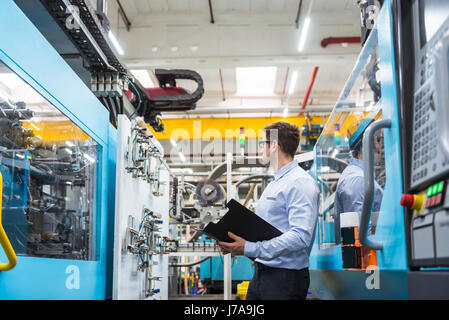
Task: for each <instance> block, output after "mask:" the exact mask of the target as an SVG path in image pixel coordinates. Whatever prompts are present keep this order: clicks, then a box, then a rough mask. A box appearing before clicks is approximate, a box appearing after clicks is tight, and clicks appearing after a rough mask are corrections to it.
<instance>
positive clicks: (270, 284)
mask: <svg viewBox="0 0 449 320" xmlns="http://www.w3.org/2000/svg"><path fill="white" fill-rule="evenodd" d="M309 284H310V277H309V268H304V269H301V270H292V269H283V268H271V267H267V266H265V265H263V264H261V263H258V262H255V272H254V276H253V278H252V279H251V282H250V283H249V287H248V293H247V295H246V300H305V299H306V297H307V291H308V289H309Z"/></svg>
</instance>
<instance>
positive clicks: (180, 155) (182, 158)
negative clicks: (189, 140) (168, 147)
mask: <svg viewBox="0 0 449 320" xmlns="http://www.w3.org/2000/svg"><path fill="white" fill-rule="evenodd" d="M179 157H180V158H181V161H182V162H186V157H184V154H183V153H182V152H179Z"/></svg>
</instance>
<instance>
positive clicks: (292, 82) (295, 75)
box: [288, 71, 298, 94]
mask: <svg viewBox="0 0 449 320" xmlns="http://www.w3.org/2000/svg"><path fill="white" fill-rule="evenodd" d="M296 80H298V71H295V72H293V75H292V79H291V80H290V87H288V94H292V93H293V91H295V87H296Z"/></svg>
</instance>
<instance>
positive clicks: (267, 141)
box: [259, 140, 270, 148]
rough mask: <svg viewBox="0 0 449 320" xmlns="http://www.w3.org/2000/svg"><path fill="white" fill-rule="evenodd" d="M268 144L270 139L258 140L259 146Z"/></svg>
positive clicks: (263, 146) (262, 146)
mask: <svg viewBox="0 0 449 320" xmlns="http://www.w3.org/2000/svg"><path fill="white" fill-rule="evenodd" d="M267 143H268V144H269V143H270V140H262V141H259V148H265V144H267Z"/></svg>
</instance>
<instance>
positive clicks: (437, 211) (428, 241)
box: [401, 180, 449, 267]
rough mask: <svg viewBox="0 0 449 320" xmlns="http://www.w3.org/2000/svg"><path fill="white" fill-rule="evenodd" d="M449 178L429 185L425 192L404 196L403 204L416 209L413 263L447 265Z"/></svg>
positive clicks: (448, 261)
mask: <svg viewBox="0 0 449 320" xmlns="http://www.w3.org/2000/svg"><path fill="white" fill-rule="evenodd" d="M447 183H448V180H444V181H440V182H438V183H435V184H433V185H432V186H430V187H428V188H427V189H426V190H425V192H422V193H420V194H416V195H411V194H406V195H403V196H402V198H401V204H402V205H403V206H405V207H408V208H411V209H413V212H414V214H413V217H412V222H411V226H410V234H411V250H412V261H413V265H414V266H417V267H432V266H448V265H449V250H447V249H446V248H447V243H448V241H449V197H448V195H447V193H448V188H447V187H446V186H447Z"/></svg>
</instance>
